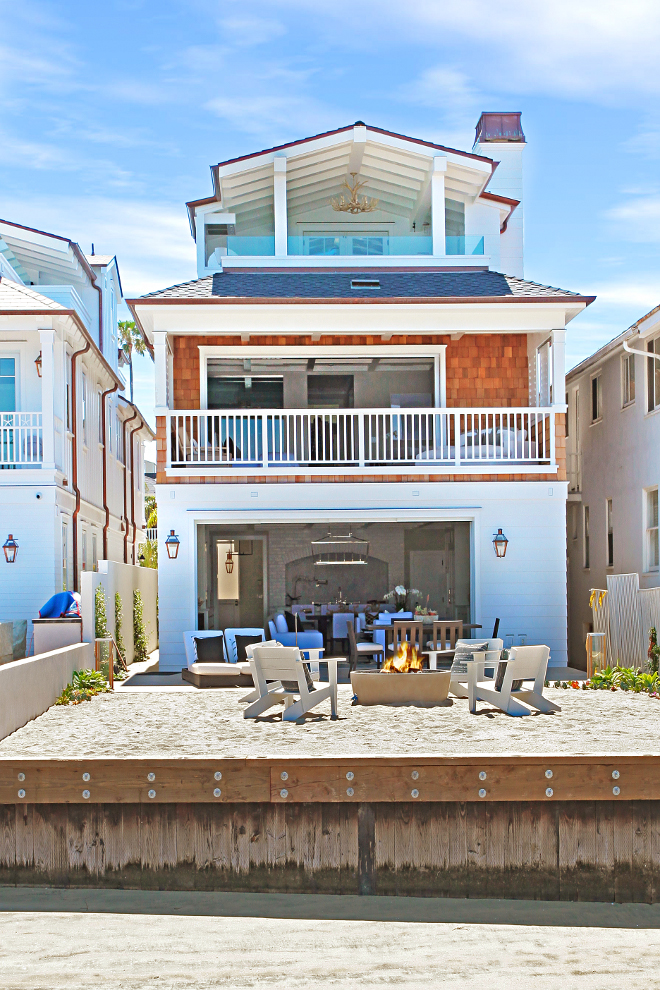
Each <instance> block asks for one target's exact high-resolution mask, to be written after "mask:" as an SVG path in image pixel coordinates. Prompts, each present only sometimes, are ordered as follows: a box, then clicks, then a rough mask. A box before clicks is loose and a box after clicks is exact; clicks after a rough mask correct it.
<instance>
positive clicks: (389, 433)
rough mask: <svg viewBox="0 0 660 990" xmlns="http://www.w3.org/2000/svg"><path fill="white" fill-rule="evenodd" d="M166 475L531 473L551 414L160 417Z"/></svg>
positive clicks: (544, 466)
mask: <svg viewBox="0 0 660 990" xmlns="http://www.w3.org/2000/svg"><path fill="white" fill-rule="evenodd" d="M167 438H168V442H167V468H168V469H169V470H170V471H171V472H172V474H194V475H203V474H226V475H237V474H239V475H240V474H254V473H255V472H258V473H260V474H273V475H286V474H291V475H296V474H301V473H304V474H316V475H324V474H326V475H333V474H337V472H338V471H339V470H341V472H342V474H378V475H382V474H400V473H401V471H402V469H405V470H406V471H407V472H411V471H413V472H420V473H424V474H427V473H433V474H469V473H474V474H489V473H492V474H507V473H510V474H520V473H526V474H529V473H531V474H534V473H539V474H541V473H552V472H554V471H555V469H556V464H555V426H554V410H553V409H551V408H545V409H541V408H536V407H534V408H530V407H526V408H518V409H415V410H410V411H406V412H403V411H398V410H397V411H394V410H392V409H347V410H341V411H339V410H327V411H326V410H310V409H286V410H283V409H260V410H214V411H212V412H210V411H209V412H205V411H199V410H195V411H188V412H180V411H176V412H172V411H171V412H169V413H168V415H167Z"/></svg>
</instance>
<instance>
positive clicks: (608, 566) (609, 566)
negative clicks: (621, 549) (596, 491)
mask: <svg viewBox="0 0 660 990" xmlns="http://www.w3.org/2000/svg"><path fill="white" fill-rule="evenodd" d="M610 503H611V504H612V544H614V499H613V498H609V497H606V498H605V568H606V569H607V570H611V569H612V568H613V567H614V545H612V563H610V560H609V556H610V539H609V537H610V533H609V525H608V513H609V506H610Z"/></svg>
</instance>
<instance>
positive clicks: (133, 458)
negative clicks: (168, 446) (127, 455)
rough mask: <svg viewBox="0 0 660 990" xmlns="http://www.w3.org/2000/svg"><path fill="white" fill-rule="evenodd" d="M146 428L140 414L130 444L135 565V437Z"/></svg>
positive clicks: (133, 559) (133, 556) (132, 554)
mask: <svg viewBox="0 0 660 990" xmlns="http://www.w3.org/2000/svg"><path fill="white" fill-rule="evenodd" d="M143 426H144V421H143V419H142V415H141V414H140V425H139V426H134V427H133V429H132V430H131V434H130V438H129V443H130V445H131V522H132V524H133V550H132V553H131V557H132V561H133V563H134V564H135V538H136V525H135V456H134V447H135V445H134V443H133V437H134V436H135V434H136V433H137V432H138V430H141V429H142V427H143Z"/></svg>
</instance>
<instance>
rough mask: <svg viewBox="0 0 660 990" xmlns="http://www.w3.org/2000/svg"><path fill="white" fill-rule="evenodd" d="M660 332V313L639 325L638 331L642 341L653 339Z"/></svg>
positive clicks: (647, 318) (654, 314)
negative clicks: (648, 338)
mask: <svg viewBox="0 0 660 990" xmlns="http://www.w3.org/2000/svg"><path fill="white" fill-rule="evenodd" d="M658 330H660V313H653V315H652V316H647V317H646V319H645V320H642V321H641V323H638V324H637V331H638V333H639V336H640V337H641V339H642V340H645V339H646V338H647V337H652V336H653V335H654V334H655V333H657V332H658Z"/></svg>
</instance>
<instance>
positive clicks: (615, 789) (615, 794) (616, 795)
mask: <svg viewBox="0 0 660 990" xmlns="http://www.w3.org/2000/svg"><path fill="white" fill-rule="evenodd" d="M620 793H621V788H620V787H613V788H612V794H613V795H614V797H618V796H619V794H620Z"/></svg>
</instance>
